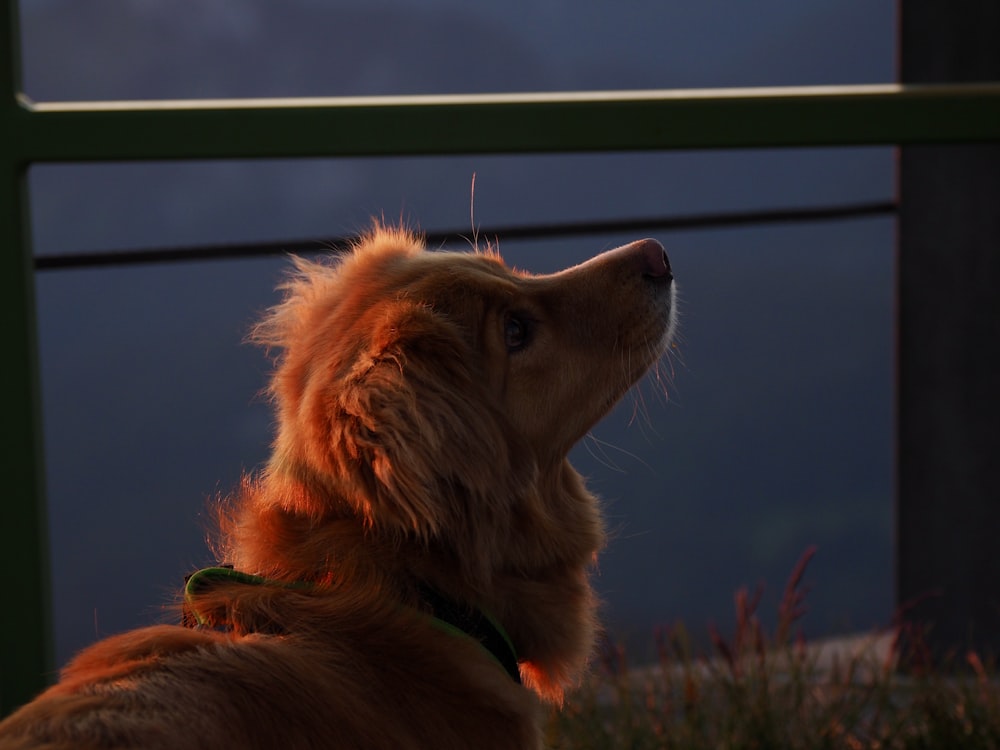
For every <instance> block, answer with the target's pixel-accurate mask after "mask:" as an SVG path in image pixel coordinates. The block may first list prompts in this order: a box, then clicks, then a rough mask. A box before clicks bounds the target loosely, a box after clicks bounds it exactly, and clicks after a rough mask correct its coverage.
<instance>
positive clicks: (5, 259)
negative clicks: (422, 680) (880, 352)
mask: <svg viewBox="0 0 1000 750" xmlns="http://www.w3.org/2000/svg"><path fill="white" fill-rule="evenodd" d="M2 7H3V12H2V14H0V49H6V50H7V52H6V53H0V86H2V89H3V90H2V92H0V97H2V102H0V133H3V136H2V141H0V308H2V310H3V324H4V330H5V334H6V340H5V344H6V346H5V349H6V355H5V356H6V360H5V365H4V371H5V375H6V377H5V382H6V383H7V386H6V389H5V394H6V399H7V400H6V403H5V409H4V419H3V448H2V450H0V476H3V479H4V484H5V487H6V490H5V494H4V497H3V498H0V582H2V587H0V591H2V600H0V601H2V604H0V612H2V620H0V716H2V715H4V714H6V713H7V712H9V711H10V710H11V709H13V708H14V707H16V706H17V705H19V704H21V703H23V702H25V701H26V700H28V699H30V698H31V697H32V696H33V695H34V694H35V693H37V692H38V691H39V690H40V689H42V688H43V687H44V686H45V685H46V684H47V682H48V681H49V680H50V677H51V675H52V674H53V672H52V670H53V664H52V647H51V640H52V639H51V622H50V601H49V599H50V594H49V574H48V569H49V563H48V551H47V548H46V529H47V524H46V520H45V503H44V498H45V493H44V488H43V463H42V452H41V445H42V440H41V420H40V398H39V379H38V357H37V344H36V330H35V303H34V279H33V268H32V250H31V241H30V237H29V231H28V225H29V222H28V215H29V203H28V194H27V189H26V177H27V171H28V169H29V167H30V166H31V165H32V164H37V163H42V162H82V161H116V160H162V159H227V158H279V157H280V158H286V157H303V158H308V157H331V156H358V155H414V154H425V155H433V154H459V153H461V154H469V153H553V152H584V151H637V150H664V149H691V148H712V149H718V148H762V147H788V146H855V145H864V144H873V145H874V144H914V143H944V142H958V141H961V142H983V141H1000V85H997V84H982V85H960V86H898V85H878V86H841V87H818V88H778V89H736V90H708V91H638V92H588V93H554V94H525V95H518V94H511V95H487V96H425V97H413V96H409V97H389V98H352V99H337V98H333V99H277V100H274V99H269V100H237V101H233V100H231V101H160V102H83V103H50V102H45V103H35V102H32V101H30V100H29V99H27V98H26V97H25V96H24V95H23V94H22V93H21V80H20V74H19V65H20V53H19V38H18V31H19V25H18V21H17V8H16V2H14V0H8V1H7V2H4V3H3V5H2Z"/></svg>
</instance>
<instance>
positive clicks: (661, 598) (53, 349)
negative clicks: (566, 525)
mask: <svg viewBox="0 0 1000 750" xmlns="http://www.w3.org/2000/svg"><path fill="white" fill-rule="evenodd" d="M21 22H22V33H23V45H24V77H25V91H26V93H27V94H28V95H29V96H30V97H32V98H33V99H35V100H40V101H45V100H90V99H158V98H202V97H261V96H339V95H375V94H425V93H481V92H507V91H509V92H516V91H561V90H590V89H638V88H689V87H738V86H772V85H775V86H777V85H812V84H839V83H877V82H889V81H892V80H893V79H894V78H895V70H894V58H895V41H894V40H895V29H894V26H895V11H894V4H893V3H871V2H868V1H867V0H814V1H813V2H809V3H801V2H796V1H795V0H762V1H761V2H756V3H731V2H717V1H715V0H709V1H706V2H702V3H680V2H631V3H612V2H590V3H587V4H585V5H584V4H580V3H571V2H565V1H564V0H553V1H552V2H548V3H544V4H539V3H533V2H526V1H525V0H511V1H510V2H507V3H495V4H485V3H480V4H470V3H463V2H458V0H419V1H418V0H410V2H395V1H393V0H378V2H364V3H362V2H355V3H344V2H327V1H324V2H319V1H318V0H287V1H286V2H284V3H281V4H278V3H273V2H265V1H264V0H244V1H243V2H241V3H228V2H223V1H222V0H199V1H198V2H189V3H184V4H183V5H180V4H178V3H176V2H169V1H168V0H91V1H90V2H87V3H79V2H72V1H71V0H22V3H21ZM738 126H739V123H733V127H734V128H738ZM473 175H475V196H474V212H475V218H474V222H475V225H476V226H478V227H480V230H481V232H482V230H487V231H488V229H489V228H490V227H498V226H499V227H517V226H523V225H546V224H553V223H563V222H570V223H571V222H580V221H588V222H589V221H604V220H607V221H618V220H628V219H632V218H635V217H645V218H649V217H661V218H664V219H667V218H670V217H684V216H700V215H703V214H719V213H725V212H746V211H755V210H770V209H795V208H803V207H831V206H833V207H835V206H842V205H855V204H870V203H871V204H879V203H885V202H889V201H892V200H893V198H894V167H893V152H892V150H891V149H889V148H859V149H843V148H841V149H783V150H768V151H747V150H738V151H714V152H683V153H641V154H590V155H573V156H470V157H448V158H438V157H434V158H430V157H420V158H416V157H414V158H377V159H375V158H372V159H363V158H351V159H324V160H298V161H296V160H287V161H279V160H274V161H258V162H251V161H247V162H240V161H225V162H198V163H194V162H192V163H140V164H132V163H129V164H112V165H108V164H103V165H73V166H62V165H44V166H35V167H33V169H32V171H31V175H30V186H31V204H32V207H33V215H32V231H33V233H34V240H35V251H36V254H37V255H38V256H55V255H60V256H62V255H67V254H69V255H72V254H79V253H86V252H89V251H103V250H124V249H128V250H133V249H143V248H159V247H164V246H178V245H189V246H200V245H211V244H214V243H256V242H262V241H269V242H270V241H273V242H276V243H278V244H279V246H280V244H281V243H282V242H287V243H288V244H289V245H295V246H296V247H298V246H301V244H302V243H303V242H304V243H306V245H305V246H306V247H307V248H308V247H310V246H312V247H314V248H315V251H317V252H319V251H322V250H323V248H324V243H325V242H326V241H327V240H328V239H330V238H334V237H339V236H343V235H349V234H351V233H354V232H356V231H358V230H360V229H363V228H365V227H366V226H367V225H368V223H369V218H370V217H371V216H385V217H386V218H388V219H395V218H397V217H398V218H401V219H403V220H405V221H407V222H408V223H410V224H412V225H414V226H419V227H420V228H422V229H424V230H427V231H428V232H435V233H436V232H439V231H440V232H457V233H464V234H465V235H467V236H471V234H472V227H473V219H471V218H470V214H471V211H472V208H473V206H472V203H473V199H472V189H471V188H472V180H473ZM639 224H640V225H638V226H637V228H636V230H635V231H634V232H622V233H620V234H619V233H611V232H606V233H598V234H594V235H592V236H587V237H574V238H572V239H546V240H532V241H519V240H515V239H505V238H504V236H503V234H500V235H499V237H497V238H496V239H498V240H499V247H500V251H501V253H502V255H503V256H504V257H505V259H506V260H507V261H508V263H510V264H511V265H514V266H517V267H518V268H522V269H526V270H529V271H534V272H548V271H552V270H556V269H559V268H562V267H565V266H567V265H570V264H573V263H576V262H579V261H581V260H583V259H585V258H588V257H590V256H592V255H594V254H597V253H599V252H601V251H602V250H605V249H608V248H611V247H614V246H616V245H618V244H622V243H624V242H627V241H630V240H632V239H636V238H638V237H641V236H647V235H649V234H653V235H654V236H657V237H658V238H659V239H660V240H661V241H662V242H663V243H664V244H665V245H666V247H667V250H668V252H669V253H670V257H671V262H672V265H673V268H674V272H675V274H676V276H677V279H678V284H679V287H680V299H681V327H680V334H681V338H680V341H679V346H678V349H677V352H676V354H675V355H674V356H672V357H671V358H670V359H669V360H668V362H667V363H666V365H667V366H665V367H664V368H662V370H663V372H664V373H665V374H666V375H667V377H665V378H663V379H662V380H661V381H660V382H655V381H647V382H645V383H643V384H642V385H641V386H640V387H639V388H638V389H637V390H636V391H635V393H634V394H633V395H630V396H628V397H626V399H625V400H624V401H623V403H622V405H621V406H620V407H619V408H618V409H617V410H616V411H615V412H614V413H613V414H612V415H611V416H610V417H609V418H608V419H607V420H605V421H604V422H603V423H601V424H600V425H599V426H598V427H597V428H595V429H594V430H593V432H592V434H591V435H590V436H588V437H587V438H586V439H585V440H584V441H583V442H581V444H580V445H579V446H578V447H577V448H576V449H575V451H574V453H573V455H572V460H573V463H574V465H575V466H576V467H577V468H578V469H579V470H580V471H581V472H582V473H583V474H584V475H585V476H587V477H588V478H589V480H590V486H591V487H592V489H594V490H595V491H596V492H597V493H598V494H599V495H600V496H601V497H602V498H603V500H604V503H605V506H606V509H607V515H608V518H609V521H610V526H611V527H612V529H613V538H612V540H611V544H610V546H609V548H608V550H607V551H606V552H605V554H604V555H603V556H602V558H601V561H600V566H599V569H598V571H597V572H596V576H595V584H596V587H597V589H598V591H599V592H600V594H601V596H602V597H603V599H604V601H605V603H606V604H605V615H604V619H605V622H606V624H607V625H608V628H609V631H610V633H611V634H612V635H613V636H614V637H616V638H619V639H622V640H623V641H624V642H625V643H626V644H627V647H628V648H629V650H630V651H631V652H632V653H633V654H634V655H635V658H637V659H639V658H644V656H645V655H648V653H649V651H650V650H651V649H652V633H653V630H654V628H656V627H658V626H661V625H670V624H672V623H674V622H675V621H677V620H679V619H680V620H683V621H684V622H685V623H686V625H687V626H688V628H689V629H690V630H692V631H694V632H696V633H697V632H700V631H703V630H704V625H705V624H707V623H708V622H714V623H715V624H717V625H718V626H719V627H720V629H723V630H726V629H728V628H729V627H730V626H731V622H732V619H733V618H732V598H733V592H734V591H735V590H736V589H737V588H738V587H740V586H743V585H746V586H749V587H751V588H753V587H754V586H756V585H758V584H762V585H763V586H764V591H765V595H764V599H763V603H762V613H763V615H764V620H765V621H766V622H768V621H773V619H774V610H775V606H776V601H777V599H778V597H779V595H780V592H781V589H782V587H783V585H784V582H785V579H786V578H787V576H788V574H789V573H790V571H791V569H792V567H793V565H794V564H795V562H796V560H797V559H798V558H799V556H800V555H801V554H802V553H803V552H804V551H805V550H806V548H807V547H809V546H810V545H816V546H817V547H818V553H817V555H816V557H815V558H814V559H813V561H812V563H811V564H810V567H809V570H808V572H807V575H806V581H807V584H808V585H809V586H810V587H811V591H810V593H809V595H808V597H807V604H808V607H809V611H808V613H807V615H806V616H805V619H804V620H803V629H804V631H805V633H806V635H807V636H808V637H821V636H825V635H831V634H839V633H845V632H853V631H857V630H871V629H872V628H875V627H878V626H882V625H886V624H888V622H889V619H890V617H891V614H892V612H891V609H892V606H893V592H892V580H893V577H892V543H893V540H892V538H891V536H892V532H891V528H892V486H891V484H892V476H891V462H892V453H891V451H892V438H891V419H892V363H893V344H892V314H893V299H892V274H893V252H894V251H893V243H894V220H893V218H892V216H891V215H875V216H868V217H863V218H859V217H855V218H852V219H844V220H838V221H811V222H775V223H769V224H762V225H755V226H743V227H732V226H730V227H715V228H712V227H707V228H700V229H687V230H684V231H669V232H668V231H651V230H648V229H644V228H643V227H642V226H641V222H639ZM491 239H492V236H491ZM454 245H455V246H456V247H460V246H461V245H462V241H461V240H459V241H457V242H456V243H454ZM287 266H288V263H287V260H286V259H285V258H283V257H281V256H280V255H278V256H274V257H264V258H256V259H244V260H225V261H218V260H215V261H196V262H195V261H192V262H181V263H169V264H168V263H162V264H143V265H131V266H116V267H101V268H77V269H73V268H61V269H50V270H45V271H40V272H39V273H38V274H37V275H36V284H37V299H38V306H39V331H40V334H39V335H40V346H41V364H42V385H43V410H44V419H45V423H44V430H45V451H46V454H45V458H46V465H47V490H48V498H49V518H50V534H51V549H52V566H53V581H54V583H53V586H54V615H55V634H56V651H57V660H58V662H59V663H62V662H63V661H65V659H66V658H68V657H69V656H70V655H71V654H72V653H73V652H75V651H76V650H78V649H79V648H81V647H82V646H84V645H86V644H88V643H90V642H92V641H93V640H96V639H97V638H99V637H102V636H105V635H108V634H111V633H114V632H117V631H120V630H123V629H125V628H129V627H134V626H137V625H141V624H146V623H151V622H157V621H162V620H163V619H164V618H165V617H167V618H169V617H170V615H167V614H165V613H164V611H163V605H165V604H168V603H170V602H172V601H173V600H174V598H175V597H176V595H177V591H178V589H179V587H180V586H181V584H182V581H183V576H184V575H185V573H187V572H190V571H191V570H192V569H194V568H196V567H198V566H202V565H205V564H208V563H211V562H213V560H212V558H211V554H210V552H209V550H208V547H207V545H206V534H207V533H208V532H209V531H210V522H209V514H208V513H207V512H206V509H207V508H208V506H209V504H210V503H211V502H212V500H213V499H214V498H216V497H217V496H218V495H224V494H226V493H228V492H229V491H230V490H231V489H233V487H234V486H235V485H236V484H237V483H238V481H239V478H240V475H241V474H242V473H243V472H246V471H252V470H254V469H255V468H256V467H258V466H259V465H260V464H261V463H262V462H263V461H264V460H265V459H266V456H267V453H268V449H269V443H270V440H271V435H272V432H271V428H272V424H271V415H270V411H269V409H268V406H267V404H266V402H265V400H264V399H263V398H261V397H260V396H259V393H260V391H261V389H262V388H263V387H264V384H265V382H266V378H267V374H268V372H269V368H270V364H269V362H268V361H267V359H266V358H265V357H264V355H263V352H261V351H258V350H256V349H254V348H253V347H251V346H249V345H246V344H244V343H243V337H244V335H245V333H246V331H247V330H248V327H249V325H250V324H251V322H252V321H253V320H254V319H255V318H256V317H257V316H258V315H259V314H260V313H261V312H262V311H263V310H264V309H265V308H267V307H268V306H269V305H271V304H273V303H274V302H276V301H277V296H276V294H275V292H274V287H275V285H276V284H277V283H278V282H279V281H280V279H281V275H282V272H283V269H285V268H286V267H287Z"/></svg>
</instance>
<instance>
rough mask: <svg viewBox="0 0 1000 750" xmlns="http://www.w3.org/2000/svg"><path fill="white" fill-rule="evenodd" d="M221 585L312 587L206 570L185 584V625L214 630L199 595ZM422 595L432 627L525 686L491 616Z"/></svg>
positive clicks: (225, 569) (425, 590)
mask: <svg viewBox="0 0 1000 750" xmlns="http://www.w3.org/2000/svg"><path fill="white" fill-rule="evenodd" d="M220 583H240V584H245V585H248V586H279V587H282V588H287V589H309V588H312V584H310V583H304V582H301V581H293V582H291V583H284V582H282V581H275V580H273V579H270V578H264V577H263V576H256V575H251V574H249V573H242V572H240V571H238V570H234V569H233V568H232V567H230V566H218V567H212V568H202V569H201V570H199V571H196V572H194V573H192V574H191V575H189V576H188V577H187V578H186V579H185V585H184V614H183V622H184V624H185V625H186V626H188V627H193V628H202V627H210V626H211V625H212V622H211V620H210V618H209V617H208V616H207V615H206V614H205V613H204V612H202V611H200V610H199V609H198V607H197V601H196V599H197V595H198V594H200V593H202V592H204V591H206V590H207V589H209V588H211V587H212V586H214V585H217V584H220ZM420 596H421V598H422V599H423V601H424V603H425V604H427V605H428V606H429V607H430V609H431V611H432V612H433V613H434V614H433V616H432V617H430V618H429V619H430V622H431V625H433V626H434V627H435V628H437V629H438V630H440V631H442V632H445V633H448V634H449V635H453V636H456V637H461V638H472V639H473V640H474V641H476V642H477V643H479V645H480V646H482V647H483V649H484V650H485V651H486V652H487V653H488V654H489V655H490V656H491V657H492V658H493V660H494V661H496V663H497V664H499V665H500V666H501V667H503V669H504V670H505V671H506V672H507V674H508V675H510V677H511V679H512V680H514V682H516V683H518V684H521V674H520V671H519V670H518V668H517V652H516V651H515V650H514V645H513V644H512V643H511V641H510V638H509V637H508V636H507V633H506V632H504V629H503V628H502V627H501V626H500V623H498V622H497V621H496V620H495V619H494V618H493V617H491V616H490V615H489V614H488V613H486V612H484V611H482V610H479V609H475V608H473V607H470V606H467V605H464V604H459V603H458V602H455V601H452V600H450V599H448V598H446V597H445V596H443V595H442V594H440V593H439V592H437V591H436V590H434V589H432V588H430V587H428V586H422V587H421V589H420Z"/></svg>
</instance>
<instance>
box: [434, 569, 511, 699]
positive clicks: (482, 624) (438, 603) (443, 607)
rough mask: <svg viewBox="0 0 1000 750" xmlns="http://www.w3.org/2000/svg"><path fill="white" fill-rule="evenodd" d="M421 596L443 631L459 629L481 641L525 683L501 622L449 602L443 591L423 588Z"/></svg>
mask: <svg viewBox="0 0 1000 750" xmlns="http://www.w3.org/2000/svg"><path fill="white" fill-rule="evenodd" d="M420 597H421V598H422V599H423V600H424V602H425V603H426V604H427V605H428V606H430V608H431V611H432V612H433V613H434V620H433V622H434V623H435V624H437V626H438V627H439V628H441V626H450V628H449V627H443V628H441V629H443V630H445V631H447V632H451V629H455V630H458V631H459V632H460V634H462V635H465V636H467V637H469V638H472V639H473V640H475V641H479V644H480V645H481V646H482V647H483V648H484V649H486V651H487V652H488V653H489V655H490V656H492V657H493V659H494V661H496V662H497V664H499V665H500V666H501V667H503V668H504V670H505V671H506V672H507V674H508V675H510V678H511V679H512V680H514V682H516V683H517V684H518V685H520V684H521V672H520V670H518V668H517V652H516V651H515V650H514V644H512V643H511V642H510V638H508V637H507V633H505V632H504V629H503V628H502V627H500V623H498V622H497V621H496V620H494V619H493V618H492V617H490V615H488V614H487V613H486V612H484V611H483V610H480V609H473V608H472V607H466V606H463V605H461V604H458V603H457V602H455V601H452V600H451V599H446V598H445V597H444V596H443V595H441V594H440V593H439V592H437V591H435V590H434V589H431V588H428V587H427V586H421V588H420Z"/></svg>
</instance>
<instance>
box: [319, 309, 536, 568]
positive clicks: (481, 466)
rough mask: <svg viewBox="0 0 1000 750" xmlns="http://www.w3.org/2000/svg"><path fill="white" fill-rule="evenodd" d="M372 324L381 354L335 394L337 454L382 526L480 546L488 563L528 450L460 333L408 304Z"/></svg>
mask: <svg viewBox="0 0 1000 750" xmlns="http://www.w3.org/2000/svg"><path fill="white" fill-rule="evenodd" d="M378 325H379V329H378V330H374V331H371V333H370V339H369V340H371V341H375V342H379V343H378V347H377V350H376V351H373V352H372V353H371V355H370V356H368V357H365V358H363V360H362V361H361V362H359V363H358V366H357V367H356V369H355V372H353V373H352V374H351V375H349V376H348V378H347V379H346V382H341V383H340V384H339V387H338V392H337V394H336V408H335V412H336V413H334V414H332V415H331V419H332V424H331V438H332V443H333V445H332V446H331V448H332V450H334V451H338V452H340V453H341V455H340V456H338V458H339V460H338V461H337V463H338V464H339V465H340V468H341V470H345V469H346V470H347V471H348V472H350V473H353V475H354V479H355V482H354V484H355V486H356V487H357V488H358V489H359V490H360V491H361V495H362V496H361V497H358V498H356V499H355V504H356V507H357V510H358V511H359V512H360V513H361V514H362V515H363V516H364V517H365V519H366V521H367V522H368V523H369V524H370V525H371V526H372V527H377V528H382V529H386V528H391V529H395V530H397V531H399V532H402V533H405V534H408V535H414V536H416V537H418V538H421V539H423V540H426V541H429V542H432V541H434V540H436V543H440V544H446V545H449V546H450V545H454V544H461V545H469V546H470V547H471V549H470V550H469V553H466V552H465V551H462V550H459V549H454V550H453V551H454V552H455V554H456V558H457V560H456V562H458V561H463V562H470V563H474V562H475V561H476V560H479V561H480V562H482V563H484V564H486V563H488V560H489V559H496V558H495V555H497V554H499V552H500V550H499V549H496V548H497V547H498V545H500V544H502V540H499V539H498V538H497V534H498V532H500V531H501V530H505V529H507V528H509V522H508V521H509V515H510V512H511V506H512V505H513V504H514V502H515V497H516V495H515V493H516V492H517V491H518V490H517V488H518V487H521V488H523V487H524V486H528V485H530V480H529V479H527V478H526V477H525V472H529V471H531V467H530V466H529V465H528V462H527V461H526V451H525V450H524V448H523V447H521V446H520V444H519V443H518V441H517V439H516V438H515V436H514V435H513V432H512V430H511V429H510V428H509V426H508V425H507V422H506V420H505V419H504V417H503V415H502V414H501V413H500V411H499V408H498V407H497V405H496V404H495V397H494V396H491V394H490V393H489V387H488V384H487V382H486V381H487V379H486V378H485V377H484V373H483V372H482V366H481V365H480V364H479V361H478V357H476V356H475V355H474V352H473V351H472V349H471V347H470V345H469V344H468V343H467V342H466V341H465V340H464V338H463V336H462V335H461V332H460V331H459V330H458V329H457V327H455V326H454V324H452V323H450V322H449V321H448V320H447V319H446V318H445V317H444V316H442V315H440V314H438V313H436V312H434V311H433V310H430V309H428V308H426V307H424V306H421V305H417V304H412V303H406V302H401V303H400V302H397V303H396V304H395V305H393V310H392V311H391V313H390V314H388V315H386V316H385V317H384V318H383V319H382V322H381V323H379V324H378Z"/></svg>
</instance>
